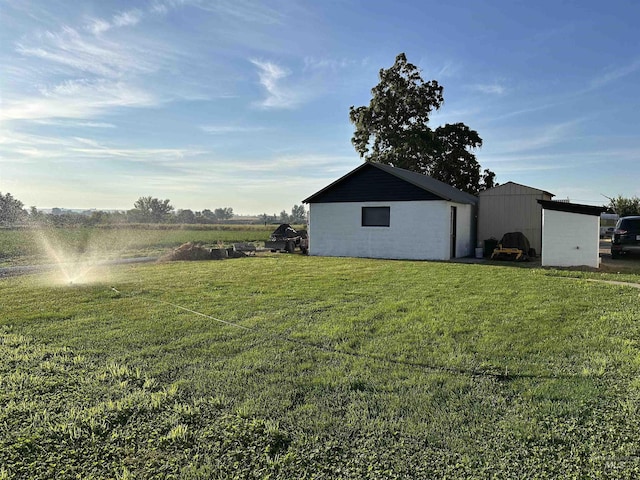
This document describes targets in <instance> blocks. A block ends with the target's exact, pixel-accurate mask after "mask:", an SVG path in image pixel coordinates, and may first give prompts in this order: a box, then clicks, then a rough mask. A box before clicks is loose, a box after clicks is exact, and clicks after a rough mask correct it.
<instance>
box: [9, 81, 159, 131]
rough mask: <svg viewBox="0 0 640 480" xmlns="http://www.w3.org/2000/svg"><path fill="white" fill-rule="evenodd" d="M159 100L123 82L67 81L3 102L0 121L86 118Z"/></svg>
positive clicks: (151, 104)
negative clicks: (28, 95)
mask: <svg viewBox="0 0 640 480" xmlns="http://www.w3.org/2000/svg"><path fill="white" fill-rule="evenodd" d="M159 103H160V100H159V99H158V98H156V97H155V96H154V95H153V94H151V93H149V92H147V91H146V90H143V89H140V88H138V87H135V86H133V85H129V84H127V83H125V82H120V81H115V82H114V81H110V80H98V81H88V80H78V81H71V80H70V81H67V82H64V83H62V84H60V85H56V86H55V87H53V88H51V89H43V90H42V91H41V95H40V96H33V97H23V98H19V99H16V100H12V101H7V102H5V103H4V105H3V108H2V110H0V121H2V120H5V121H6V120H42V119H62V118H75V119H78V118H89V117H95V116H97V115H99V114H102V113H104V112H106V111H108V110H111V109H113V108H118V107H149V106H153V105H158V104H159Z"/></svg>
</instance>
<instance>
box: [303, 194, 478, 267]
mask: <svg viewBox="0 0 640 480" xmlns="http://www.w3.org/2000/svg"><path fill="white" fill-rule="evenodd" d="M363 206H364V207H378V206H388V207H390V209H391V210H390V226H389V227H363V226H362V207H363ZM451 206H456V207H458V210H457V216H458V229H457V242H456V253H457V256H468V255H471V254H472V248H473V245H472V239H471V233H472V231H473V227H472V225H473V218H472V217H473V208H472V207H471V206H470V205H463V204H454V203H450V202H446V201H414V202H364V203H357V202H345V203H311V204H310V206H309V253H310V254H311V255H319V256H334V257H368V258H392V259H415V260H448V259H449V257H450V251H451V240H450V238H451V237H450V215H451V208H450V207H451Z"/></svg>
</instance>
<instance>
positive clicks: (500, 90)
mask: <svg viewBox="0 0 640 480" xmlns="http://www.w3.org/2000/svg"><path fill="white" fill-rule="evenodd" d="M470 88H471V89H472V90H475V91H478V92H480V93H485V94H487V95H503V94H504V93H505V92H506V91H507V89H506V88H505V87H504V86H503V85H500V84H499V83H478V84H475V85H471V86H470Z"/></svg>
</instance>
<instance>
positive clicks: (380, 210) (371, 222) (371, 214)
mask: <svg viewBox="0 0 640 480" xmlns="http://www.w3.org/2000/svg"><path fill="white" fill-rule="evenodd" d="M390 218H391V207H362V226H363V227H388V226H389V225H390V223H389V219H390Z"/></svg>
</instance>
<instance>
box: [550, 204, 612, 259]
mask: <svg viewBox="0 0 640 480" xmlns="http://www.w3.org/2000/svg"><path fill="white" fill-rule="evenodd" d="M542 219H543V220H542V265H543V266H554V267H572V266H582V265H586V266H588V267H594V268H598V267H599V247H600V237H599V234H600V218H599V217H597V216H595V215H582V214H578V213H570V212H560V211H556V210H546V209H545V210H543V211H542Z"/></svg>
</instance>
